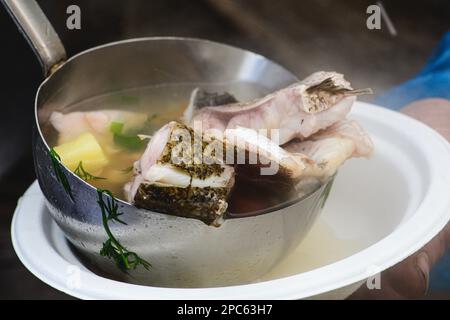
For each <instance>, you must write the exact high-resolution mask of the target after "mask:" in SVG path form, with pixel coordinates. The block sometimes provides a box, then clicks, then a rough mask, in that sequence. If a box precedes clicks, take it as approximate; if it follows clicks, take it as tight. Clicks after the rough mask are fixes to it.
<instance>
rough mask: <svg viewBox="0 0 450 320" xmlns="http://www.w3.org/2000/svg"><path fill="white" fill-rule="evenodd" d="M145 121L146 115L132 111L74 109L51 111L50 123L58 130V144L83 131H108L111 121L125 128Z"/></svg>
mask: <svg viewBox="0 0 450 320" xmlns="http://www.w3.org/2000/svg"><path fill="white" fill-rule="evenodd" d="M146 121H147V115H146V114H143V113H138V112H132V111H122V110H98V111H75V112H70V113H65V114H64V113H61V112H58V111H54V112H52V114H51V115H50V124H51V125H52V126H53V127H54V128H55V129H56V131H58V133H59V135H58V144H62V143H65V142H68V141H71V140H73V139H75V138H77V137H78V136H80V135H81V134H83V133H86V132H90V133H92V134H94V135H96V134H104V133H107V132H109V128H110V125H111V123H112V122H121V123H123V124H124V130H127V128H137V127H140V126H142V125H144V123H145V122H146Z"/></svg>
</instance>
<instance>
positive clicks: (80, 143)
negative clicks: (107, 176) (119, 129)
mask: <svg viewBox="0 0 450 320" xmlns="http://www.w3.org/2000/svg"><path fill="white" fill-rule="evenodd" d="M54 150H55V151H56V153H57V154H58V155H59V156H60V157H61V162H62V163H63V164H64V165H65V166H66V167H68V168H69V169H70V170H71V171H74V170H75V169H76V168H77V167H78V165H79V164H80V162H82V163H83V168H84V170H86V171H87V172H89V173H90V174H94V175H96V174H99V173H100V172H101V171H102V169H103V168H104V167H105V166H106V165H107V164H108V162H109V161H108V158H107V157H106V156H105V153H104V152H103V149H102V147H101V146H100V144H99V143H98V141H97V139H96V138H95V137H94V135H93V134H91V133H83V134H81V135H80V136H78V138H76V139H75V140H72V141H70V142H66V143H64V144H61V145H59V146H57V147H55V148H54Z"/></svg>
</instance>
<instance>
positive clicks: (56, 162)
mask: <svg viewBox="0 0 450 320" xmlns="http://www.w3.org/2000/svg"><path fill="white" fill-rule="evenodd" d="M50 158H51V160H52V166H53V170H54V171H55V175H56V179H57V180H58V181H59V182H60V183H61V184H62V186H63V188H64V190H65V191H66V193H67V194H68V195H69V197H70V199H72V201H74V197H73V194H72V188H71V187H70V184H69V180H67V177H66V175H65V173H64V170H63V167H62V166H61V157H60V156H59V154H58V153H57V152H56V151H55V149H54V148H51V149H50Z"/></svg>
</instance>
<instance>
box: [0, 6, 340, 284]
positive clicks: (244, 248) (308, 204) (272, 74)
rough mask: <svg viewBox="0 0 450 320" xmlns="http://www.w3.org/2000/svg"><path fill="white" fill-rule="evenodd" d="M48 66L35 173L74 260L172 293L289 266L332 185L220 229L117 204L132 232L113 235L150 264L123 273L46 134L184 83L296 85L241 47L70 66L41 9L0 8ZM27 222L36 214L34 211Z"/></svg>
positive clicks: (112, 54) (198, 43) (90, 201)
mask: <svg viewBox="0 0 450 320" xmlns="http://www.w3.org/2000/svg"><path fill="white" fill-rule="evenodd" d="M3 3H4V4H5V5H6V7H7V8H8V9H9V11H10V12H11V14H12V16H13V17H14V18H15V20H16V21H17V22H18V25H19V27H20V28H21V29H22V30H23V31H24V34H25V36H26V37H27V38H28V40H29V42H30V43H31V45H32V46H33V48H34V49H35V52H36V53H37V55H38V57H39V58H40V60H41V63H42V65H43V69H44V73H45V75H46V77H47V78H46V79H45V81H44V82H43V83H42V84H41V86H40V87H39V90H38V92H37V96H36V102H35V115H36V123H35V126H34V136H33V148H34V161H35V168H36V174H37V177H38V180H39V184H40V186H41V189H42V192H43V194H44V196H45V198H46V200H47V206H48V208H49V211H50V213H51V215H52V217H53V219H54V220H55V221H56V223H57V224H58V225H59V227H60V228H61V229H62V231H63V232H64V234H65V236H66V237H67V239H68V240H69V241H70V242H71V243H72V244H73V245H74V246H75V248H76V249H77V251H78V252H79V253H80V254H81V255H82V256H84V257H85V258H87V260H89V261H90V262H91V263H92V264H93V265H95V267H96V268H97V269H99V270H101V271H103V272H106V273H107V274H109V275H112V276H113V277H115V278H119V279H122V280H124V281H127V282H132V283H139V284H149V285H154V286H167V287H206V286H222V285H229V284H238V283H246V282H251V281H254V280H256V279H258V278H259V277H261V276H262V275H264V274H265V273H266V272H267V271H268V270H270V269H271V268H272V267H273V266H274V265H275V264H276V263H277V262H279V261H280V260H281V259H282V258H283V257H285V256H286V255H287V254H288V253H289V252H290V251H291V250H292V249H293V248H295V247H296V246H297V245H298V243H299V242H300V241H301V240H302V238H303V237H304V236H305V234H306V233H307V232H308V230H309V229H310V227H311V225H312V224H313V222H314V220H315V218H316V217H317V215H318V214H319V212H320V210H321V207H322V206H323V202H324V201H325V198H326V193H327V192H326V190H327V189H328V188H327V186H328V185H330V184H331V181H329V182H328V183H326V184H324V185H322V186H321V187H320V188H318V189H317V190H316V191H315V192H313V193H311V194H309V195H307V196H305V197H303V198H299V199H297V200H295V201H292V202H291V203H286V204H283V205H281V206H279V207H276V208H272V210H270V211H264V212H253V213H251V214H247V215H245V217H234V218H232V219H231V218H229V219H226V220H225V222H224V223H223V225H222V226H221V227H219V228H216V227H210V226H207V225H205V224H204V223H203V222H201V221H198V220H194V219H189V218H181V217H176V216H171V215H167V214H162V213H158V212H152V211H148V210H142V209H138V208H136V207H134V206H132V205H130V204H128V203H126V202H122V201H119V210H120V211H121V212H123V215H122V216H121V218H122V220H124V221H125V222H126V223H127V225H121V224H112V225H111V230H112V232H113V234H114V235H115V236H116V237H117V238H118V239H119V240H120V242H121V243H122V244H123V245H124V246H125V247H126V248H128V249H130V250H132V251H134V252H136V253H138V254H139V256H140V257H142V258H144V259H145V260H147V261H149V262H150V263H151V264H152V266H151V267H150V268H149V270H146V269H144V268H142V267H138V268H137V269H136V270H133V271H130V272H129V273H127V274H125V273H123V272H121V271H119V270H118V269H117V267H116V266H115V264H114V262H113V261H111V260H109V259H107V258H105V257H103V256H101V255H100V254H99V252H100V249H101V247H102V243H103V242H104V241H105V240H106V239H107V236H106V233H105V230H104V228H103V226H102V219H101V218H102V216H101V212H100V208H99V205H98V203H97V201H98V194H97V191H96V189H95V188H94V187H92V186H90V185H89V184H87V183H86V182H85V181H83V180H81V179H80V178H79V177H78V176H77V175H75V174H73V173H72V172H70V171H69V170H68V169H67V168H65V167H63V166H61V169H62V172H63V174H64V176H65V177H66V178H67V184H68V185H69V186H70V190H71V194H72V196H70V194H68V193H67V192H66V191H67V190H66V189H65V188H64V184H63V183H61V181H60V180H61V179H58V177H59V176H58V175H57V174H55V170H54V166H53V163H52V158H51V156H50V150H49V146H48V144H47V142H46V141H45V139H44V136H43V133H42V131H41V129H42V126H43V125H44V124H45V123H46V121H47V120H48V117H49V115H50V113H51V112H52V111H55V110H58V111H62V112H65V111H67V109H68V108H70V106H72V105H74V104H75V103H77V102H80V101H83V100H85V99H88V98H91V97H95V96H99V95H103V94H107V93H111V92H117V91H121V90H126V89H130V88H138V87H145V86H153V85H160V84H177V83H214V84H217V83H219V84H222V85H224V84H225V89H226V84H227V83H228V84H231V83H236V82H243V81H244V82H249V83H255V84H258V85H259V86H261V87H263V88H264V89H266V90H267V91H274V90H276V89H279V88H282V87H284V86H287V85H289V84H291V83H292V82H294V81H296V78H295V76H294V75H292V74H291V73H290V72H289V71H287V70H285V69H284V68H282V67H280V66H279V65H277V64H275V63H273V62H271V61H270V60H268V59H266V58H264V57H262V56H260V55H257V54H254V53H251V52H248V51H245V50H242V49H238V48H234V47H230V46H227V45H223V44H219V43H214V42H210V41H205V40H197V39H185V38H142V39H132V40H125V41H120V42H115V43H110V44H106V45H103V46H99V47H95V48H92V49H89V50H86V51H84V52H81V53H79V54H77V55H75V56H74V57H72V58H70V59H68V60H67V61H66V55H65V51H64V47H63V45H62V43H61V42H60V40H59V37H58V36H57V34H56V33H55V31H54V29H53V28H52V26H51V25H50V23H49V22H48V20H47V19H46V17H45V15H44V14H43V13H42V11H41V10H40V8H39V6H38V5H37V3H36V2H35V1H32V0H3ZM29 214H33V212H30V213H29Z"/></svg>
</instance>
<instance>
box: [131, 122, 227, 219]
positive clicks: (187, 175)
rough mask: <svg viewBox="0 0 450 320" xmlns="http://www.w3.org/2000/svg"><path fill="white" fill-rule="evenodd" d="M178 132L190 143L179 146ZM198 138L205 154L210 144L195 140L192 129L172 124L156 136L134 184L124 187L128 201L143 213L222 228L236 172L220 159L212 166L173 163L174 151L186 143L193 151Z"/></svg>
mask: <svg viewBox="0 0 450 320" xmlns="http://www.w3.org/2000/svg"><path fill="white" fill-rule="evenodd" d="M178 129H181V130H184V131H182V132H183V133H185V132H188V133H189V134H190V137H191V138H190V140H189V141H181V142H180V141H179V139H178V138H179V136H178V135H177V134H178V131H177V130H178ZM196 138H198V139H199V141H201V142H200V143H201V148H200V151H202V152H203V150H204V149H205V148H206V146H207V145H208V142H207V141H202V140H201V139H200V137H198V136H197V137H195V133H194V132H193V130H192V129H190V128H188V127H187V126H185V125H183V124H181V123H179V122H176V121H172V122H170V123H168V124H166V125H165V126H164V127H162V128H161V129H160V130H159V131H158V132H156V133H155V134H154V135H153V137H152V139H151V140H150V141H149V143H148V145H147V149H146V150H145V152H144V154H143V155H142V157H141V159H140V160H139V161H137V162H136V163H135V166H134V167H135V173H136V174H135V176H134V178H133V180H132V181H130V182H129V183H128V184H127V185H126V186H125V193H126V194H127V196H128V200H129V201H130V202H131V203H133V204H135V205H136V206H138V207H141V208H144V209H148V210H153V211H157V212H162V213H167V214H171V215H176V216H181V217H187V218H194V219H199V220H201V221H203V222H204V223H206V224H208V225H215V226H218V225H220V221H221V219H222V216H223V214H224V213H225V211H226V209H227V206H228V204H227V197H228V195H229V193H230V191H231V189H232V187H233V185H234V169H233V167H231V166H227V165H225V164H223V162H222V160H221V159H216V160H217V161H215V162H214V163H211V164H207V163H205V162H203V161H202V162H198V163H196V162H194V159H195V158H192V160H193V161H192V162H190V163H189V162H186V163H184V162H181V163H179V162H177V161H174V160H173V159H174V158H173V157H172V155H173V153H172V152H173V151H174V148H177V147H178V146H180V145H181V144H182V143H184V142H185V143H186V145H185V146H186V147H188V146H191V147H193V148H194V144H195V143H196ZM192 150H193V149H192ZM190 155H192V156H193V157H195V156H196V155H194V154H190ZM177 177H178V178H177Z"/></svg>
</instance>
